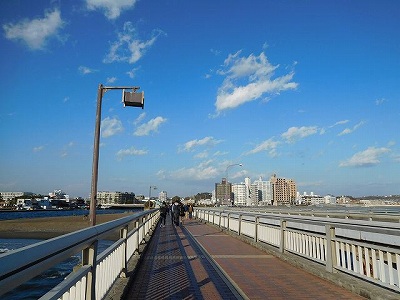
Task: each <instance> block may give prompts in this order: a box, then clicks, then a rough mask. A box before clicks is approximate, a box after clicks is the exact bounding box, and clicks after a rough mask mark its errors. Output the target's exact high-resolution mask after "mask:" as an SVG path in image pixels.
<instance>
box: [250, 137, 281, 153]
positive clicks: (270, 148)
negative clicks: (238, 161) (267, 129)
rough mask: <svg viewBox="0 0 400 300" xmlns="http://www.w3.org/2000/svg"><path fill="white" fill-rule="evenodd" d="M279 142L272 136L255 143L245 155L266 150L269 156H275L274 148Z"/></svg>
mask: <svg viewBox="0 0 400 300" xmlns="http://www.w3.org/2000/svg"><path fill="white" fill-rule="evenodd" d="M280 143H281V142H279V141H275V140H274V139H273V138H270V139H268V140H266V141H264V142H262V143H261V144H259V145H257V146H256V147H255V148H254V149H252V150H250V151H248V152H247V153H246V155H250V154H255V153H258V152H262V151H266V152H268V154H269V155H270V156H271V157H275V156H277V155H278V154H277V151H276V148H277V147H278V146H279V144H280Z"/></svg>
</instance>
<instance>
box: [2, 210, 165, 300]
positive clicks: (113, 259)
mask: <svg viewBox="0 0 400 300" xmlns="http://www.w3.org/2000/svg"><path fill="white" fill-rule="evenodd" d="M158 217H159V210H158V209H157V210H150V211H144V212H140V213H138V214H135V215H132V216H128V217H124V218H121V219H118V220H115V221H110V222H107V223H103V224H100V225H97V226H93V227H89V228H86V229H82V230H80V231H76V232H73V233H70V234H66V235H63V236H59V237H56V238H53V239H50V240H46V241H43V242H39V243H36V244H33V245H30V246H27V247H23V248H20V249H17V250H13V251H10V252H7V253H4V254H1V255H0V266H1V268H0V296H1V295H3V294H5V293H7V292H8V291H11V290H12V289H14V288H15V287H17V286H19V285H21V284H22V283H24V282H26V281H28V280H29V279H31V278H33V277H35V276H36V275H39V274H41V273H43V272H44V271H46V270H48V269H50V268H51V267H53V266H55V265H57V264H58V263H60V262H62V261H64V260H66V259H67V258H69V257H71V256H72V255H75V254H76V253H79V251H82V266H81V268H79V270H77V271H75V272H73V273H71V274H69V275H68V276H67V277H66V278H65V280H63V281H62V282H61V283H60V284H59V285H57V286H56V287H54V288H53V289H52V290H51V291H49V292H48V293H46V294H45V295H44V296H43V297H41V298H40V299H63V300H66V299H102V298H103V297H104V296H105V295H106V294H107V292H108V291H109V290H110V288H111V286H112V285H113V284H114V282H115V280H116V279H117V278H118V277H119V276H125V275H126V274H125V272H126V266H127V262H128V260H129V259H130V258H131V257H132V256H133V255H134V253H135V251H138V249H139V245H140V244H141V243H142V242H143V241H144V239H145V237H146V235H147V234H149V232H150V230H151V229H152V227H153V226H154V224H156V222H157V221H158ZM117 231H119V236H120V238H119V239H118V240H117V241H116V242H115V243H114V244H112V245H111V246H110V247H108V248H107V249H106V250H105V251H103V252H102V253H100V254H98V253H97V245H98V243H99V241H100V240H102V239H104V238H105V237H106V236H108V235H110V234H111V233H113V232H117Z"/></svg>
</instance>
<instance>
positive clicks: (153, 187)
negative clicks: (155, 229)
mask: <svg viewBox="0 0 400 300" xmlns="http://www.w3.org/2000/svg"><path fill="white" fill-rule="evenodd" d="M152 189H154V190H156V189H157V187H156V186H155V185H151V186H150V188H149V201H148V208H149V209H150V205H151V190H152Z"/></svg>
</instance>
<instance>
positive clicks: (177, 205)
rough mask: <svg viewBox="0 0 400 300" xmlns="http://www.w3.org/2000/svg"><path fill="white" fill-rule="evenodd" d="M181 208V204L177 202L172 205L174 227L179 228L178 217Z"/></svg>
mask: <svg viewBox="0 0 400 300" xmlns="http://www.w3.org/2000/svg"><path fill="white" fill-rule="evenodd" d="M181 206H182V204H181V203H180V202H179V201H175V202H174V204H172V215H173V216H174V224H175V225H176V226H179V216H180V213H181Z"/></svg>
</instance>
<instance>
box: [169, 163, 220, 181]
mask: <svg viewBox="0 0 400 300" xmlns="http://www.w3.org/2000/svg"><path fill="white" fill-rule="evenodd" d="M219 174H220V170H218V169H217V168H216V167H215V166H214V162H213V161H212V160H208V161H204V162H202V163H200V164H199V165H197V166H194V167H192V168H182V169H179V170H176V171H174V172H171V174H170V175H171V177H172V178H174V179H181V180H187V179H188V178H190V179H193V180H207V179H210V178H215V177H216V176H218V175H219Z"/></svg>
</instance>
